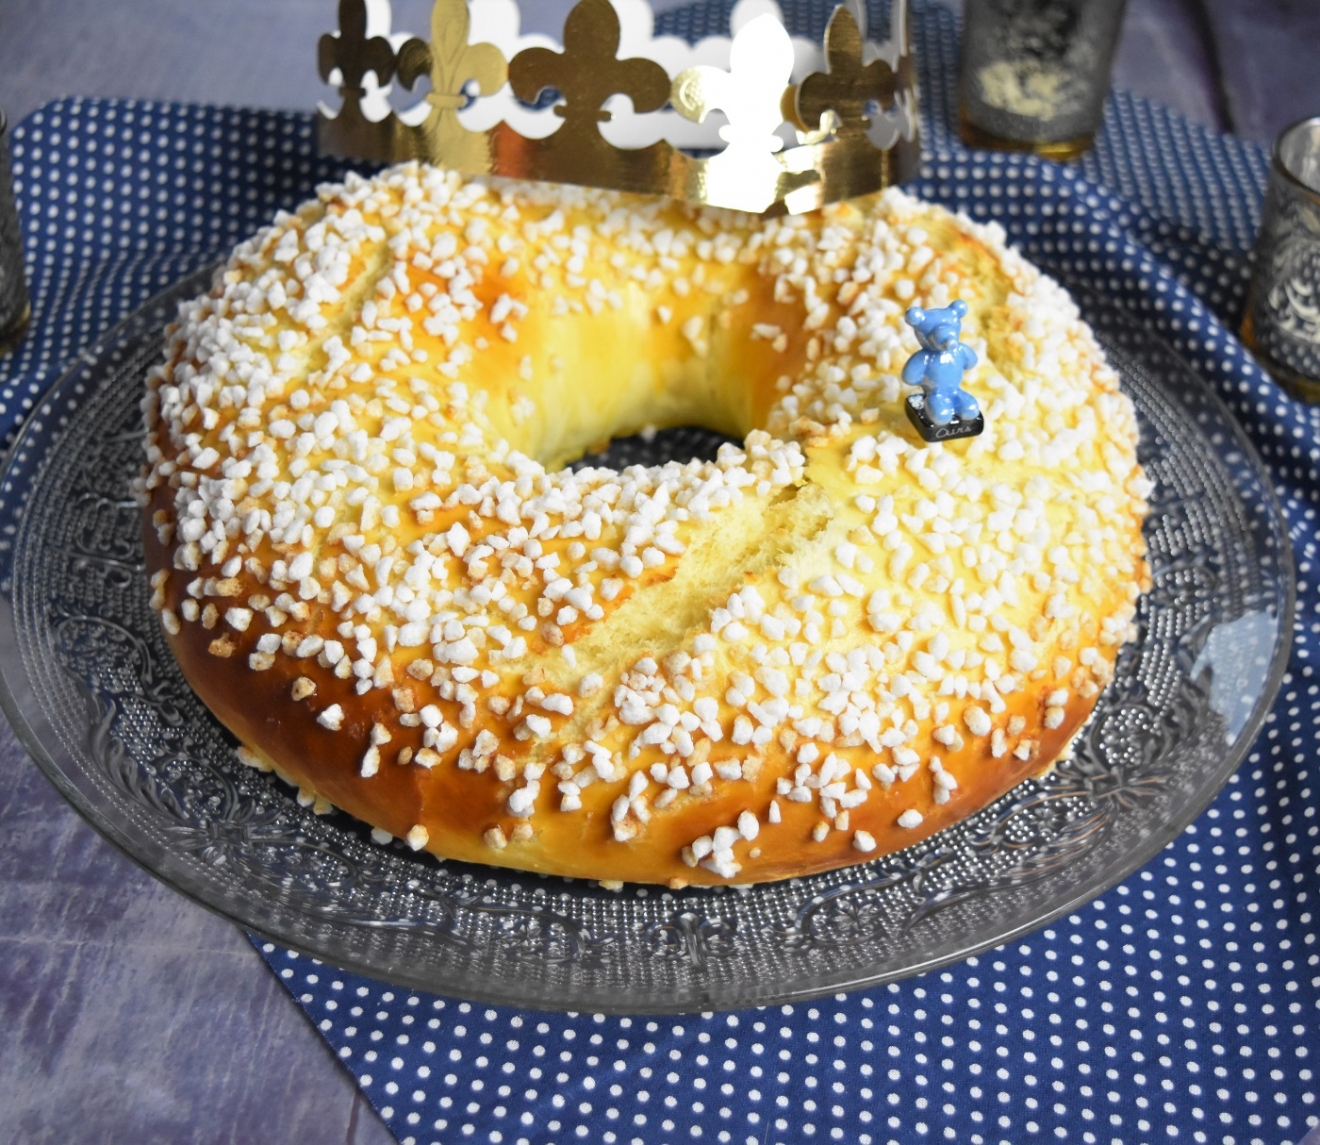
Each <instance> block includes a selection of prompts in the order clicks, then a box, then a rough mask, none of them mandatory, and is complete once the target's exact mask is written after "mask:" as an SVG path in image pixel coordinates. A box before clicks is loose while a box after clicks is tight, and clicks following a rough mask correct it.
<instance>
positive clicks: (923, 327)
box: [903, 300, 981, 437]
mask: <svg viewBox="0 0 1320 1145" xmlns="http://www.w3.org/2000/svg"><path fill="white" fill-rule="evenodd" d="M966 316H967V303H965V302H963V301H961V300H959V301H957V302H954V303H952V304H951V305H949V306H946V307H945V308H944V309H942V310H922V309H921V307H919V306H914V307H912V308H911V309H910V310H909V311H908V312H907V314H906V315H905V316H904V317H905V320H906V321H907V324H908V325H909V326H911V327H912V329H913V330H915V331H916V334H917V341H918V342H919V343H920V344H921V349H920V350H918V351H917V352H916V353H915V354H913V355H912V357H911V358H909V359H908V362H907V364H906V365H905V366H904V367H903V381H905V382H906V383H907V384H908V385H909V386H920V387H921V391H922V393H923V394H924V395H925V400H924V403H921V404H920V405H916V406H915V408H917V409H922V406H924V409H922V412H924V414H925V415H926V416H925V418H924V419H923V420H925V421H927V422H929V423H931V424H932V425H933V426H936V427H944V426H948V425H949V423H950V422H952V421H953V419H954V417H955V416H956V417H958V418H960V419H961V420H962V421H963V422H966V423H971V422H975V421H977V420H978V419H979V418H980V416H981V407H980V406H979V405H978V404H977V401H976V398H975V397H973V396H972V395H971V394H969V393H968V392H967V391H966V390H965V389H963V388H962V379H963V374H964V373H965V372H966V371H967V370H970V369H971V368H972V367H973V366H975V365H976V361H977V358H976V352H975V351H974V350H973V349H972V348H971V347H970V346H968V345H967V344H966V343H965V342H962V341H959V338H960V337H961V335H962V320H963V318H965V317H966ZM908 401H909V403H910V404H913V403H915V401H916V399H915V395H914V397H912V398H909V399H908ZM914 424H915V423H914ZM918 429H921V430H922V432H923V434H925V429H924V428H923V427H922V426H920V425H918ZM969 432H976V433H979V432H980V427H977V428H976V429H975V430H971V428H970V426H969ZM938 436H939V437H944V436H951V435H946V434H943V433H941V434H939V435H938Z"/></svg>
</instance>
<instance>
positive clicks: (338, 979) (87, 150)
mask: <svg viewBox="0 0 1320 1145" xmlns="http://www.w3.org/2000/svg"><path fill="white" fill-rule="evenodd" d="M717 7H718V5H706V6H703V7H701V8H698V9H693V10H688V11H687V12H679V13H676V14H667V15H666V17H665V18H664V30H666V31H669V32H678V33H680V34H682V33H686V32H691V31H692V30H693V29H695V28H698V26H699V24H700V19H699V18H702V19H707V18H709V16H710V14H711V11H712V9H713V8H717ZM785 8H786V10H787V11H788V12H789V13H790V16H791V17H792V18H793V19H795V20H807V21H810V20H816V21H818V22H819V20H820V13H821V11H822V6H821V3H820V2H819V0H796V2H794V3H788V4H786V5H785ZM703 14H704V15H703ZM914 17H915V19H914V24H915V39H916V43H917V49H918V52H919V53H920V61H921V73H922V80H923V84H924V93H923V94H924V101H925V102H924V109H925V121H926V136H925V139H926V145H927V160H926V164H925V169H924V172H923V175H922V179H921V181H920V184H919V185H918V187H917V190H918V191H919V192H920V193H921V194H924V195H926V196H927V197H930V198H932V199H936V200H939V201H941V202H944V203H946V204H949V205H951V206H954V207H956V208H959V209H961V210H964V211H967V212H968V213H969V214H971V215H973V216H974V217H976V218H978V219H997V220H999V221H1000V222H1001V223H1002V224H1003V225H1004V226H1005V227H1006V228H1007V230H1008V232H1009V234H1010V236H1011V238H1012V239H1013V241H1014V242H1015V243H1017V244H1019V245H1020V246H1021V247H1022V248H1023V250H1024V251H1025V252H1026V253H1027V254H1028V255H1029V256H1030V257H1031V258H1033V259H1034V260H1036V261H1037V262H1039V263H1041V264H1042V265H1044V266H1045V267H1046V268H1048V269H1050V270H1051V271H1053V272H1056V273H1060V274H1062V275H1064V276H1065V277H1073V278H1081V279H1084V280H1085V281H1087V282H1089V283H1090V284H1092V285H1093V286H1098V287H1099V288H1100V289H1102V290H1103V291H1105V292H1106V293H1108V294H1109V295H1111V296H1112V297H1114V298H1116V299H1118V300H1120V301H1121V302H1122V303H1124V304H1125V305H1126V306H1128V307H1129V308H1130V309H1131V311H1132V313H1133V314H1134V315H1136V316H1137V318H1138V320H1139V321H1141V322H1143V323H1145V324H1146V325H1147V326H1149V327H1150V328H1152V329H1154V330H1156V331H1158V332H1159V334H1160V335H1161V336H1162V337H1163V338H1164V339H1166V340H1167V342H1168V343H1169V344H1170V345H1172V346H1174V347H1175V348H1176V349H1177V350H1178V351H1179V352H1180V353H1181V354H1182V355H1183V356H1184V357H1185V358H1187V359H1188V360H1189V361H1190V362H1192V363H1193V364H1194V365H1195V366H1196V367H1197V369H1198V370H1199V372H1200V373H1201V374H1202V376H1203V377H1205V378H1206V379H1207V380H1208V381H1209V382H1210V384H1212V385H1213V386H1214V387H1215V388H1216V389H1217V390H1218V391H1219V393H1220V394H1221V395H1222V396H1223V397H1224V399H1225V400H1226V401H1227V402H1228V403H1229V405H1230V406H1231V407H1232V408H1233V410H1234V412H1235V413H1236V415H1237V417H1238V418H1239V419H1240V420H1241V421H1242V423H1243V424H1244V425H1245V426H1246V427H1247V429H1248V432H1249V433H1250V434H1251V436H1252V437H1253V439H1254V440H1255V442H1256V445H1257V446H1258V448H1259V449H1260V452H1261V454H1262V456H1263V457H1264V458H1265V460H1266V462H1267V464H1268V465H1269V466H1270V468H1271V470H1272V473H1273V475H1274V478H1275V482H1276V489H1277V492H1278V495H1279V498H1280V500H1281V501H1282V503H1283V505H1284V510H1285V513H1286V515H1287V519H1288V524H1289V526H1290V529H1291V536H1292V539H1293V544H1294V549H1295V556H1296V562H1297V569H1298V586H1297V588H1298V596H1299V608H1298V612H1297V629H1296V643H1295V647H1294V652H1293V658H1292V663H1291V665H1290V671H1289V674H1288V675H1287V677H1286V678H1285V680H1284V683H1283V688H1282V691H1281V693H1280V695H1279V699H1278V703H1277V705H1276V707H1275V709H1274V712H1273V714H1272V715H1271V717H1270V720H1269V723H1268V724H1267V726H1266V728H1265V731H1264V733H1263V734H1262V736H1261V738H1260V740H1259V742H1258V743H1257V745H1256V747H1255V749H1254V750H1253V751H1252V753H1251V755H1250V757H1249V759H1248V760H1247V762H1246V763H1245V764H1244V765H1243V766H1242V768H1241V769H1240V770H1239V772H1238V774H1237V775H1236V776H1235V777H1234V778H1233V780H1232V781H1231V782H1230V783H1229V785H1228V786H1227V787H1226V788H1225V790H1224V792H1223V793H1222V795H1221V796H1220V798H1219V799H1218V800H1217V801H1216V802H1215V804H1214V805H1213V806H1212V807H1211V808H1210V809H1209V810H1208V811H1207V812H1206V813H1205V814H1204V815H1203V816H1202V817H1201V818H1200V820H1198V821H1197V822H1196V824H1195V825H1194V826H1193V827H1191V828H1189V829H1188V831H1187V832H1186V833H1185V834H1184V835H1183V836H1182V837H1181V838H1179V839H1178V840H1176V841H1175V842H1174V843H1173V844H1171V845H1170V846H1169V847H1168V848H1167V849H1166V850H1165V851H1164V852H1163V853H1162V854H1161V855H1160V856H1159V857H1158V858H1157V859H1156V860H1155V861H1153V862H1152V863H1151V864H1150V865H1149V866H1148V867H1147V868H1146V869H1144V870H1142V871H1140V872H1139V873H1138V874H1136V875H1134V876H1133V877H1132V878H1130V879H1129V880H1128V881H1127V882H1126V883H1124V884H1122V885H1120V886H1118V887H1116V888H1114V889H1113V890H1112V891H1110V892H1109V893H1108V894H1106V895H1105V896H1103V897H1102V898H1100V899H1098V900H1096V901H1095V902H1093V903H1091V904H1090V905H1089V906H1087V907H1085V908H1084V909H1082V910H1079V911H1078V912H1077V913H1076V914H1074V915H1072V916H1071V917H1068V918H1066V919H1064V920H1062V921H1061V922H1058V923H1056V924H1055V925H1053V926H1051V927H1049V928H1047V929H1043V930H1041V931H1039V932H1037V933H1035V934H1033V935H1031V936H1029V937H1027V938H1025V939H1022V940H1020V941H1018V942H1015V943H1013V944H1011V945H1009V946H1006V947H1004V948H1002V949H1000V950H997V951H995V952H993V953H991V954H989V955H986V956H982V957H979V958H972V959H968V960H967V961H966V962H964V963H962V964H960V965H957V966H953V967H950V968H948V969H945V970H943V971H938V972H932V973H930V974H927V975H925V976H923V977H918V978H913V979H910V980H907V981H905V982H901V983H897V984H894V985H890V986H888V987H885V988H880V989H875V990H871V991H867V992H860V993H857V994H852V995H846V996H844V995H840V996H837V997H833V998H828V999H824V1000H820V1001H816V1002H811V1003H806V1004H800V1005H791V1006H779V1007H771V1008H764V1009H758V1010H749V1011H745V1012H740V1013H727V1014H697V1015H691V1016H685V1017H681V1018H650V1017H646V1018H643V1017H633V1018H629V1017H618V1016H615V1017H606V1016H603V1015H599V1014H544V1013H532V1012H523V1011H517V1010H512V1009H507V1008H492V1007H487V1006H483V1005H477V1004H470V1003H468V1002H463V1001H459V1000H455V999H450V998H438V997H433V996H423V995H419V994H414V993H410V992H408V991H406V990H399V989H393V988H391V987H389V986H387V985H383V984H381V983H379V982H374V981H369V980H366V979H362V978H358V977H355V976H352V975H349V974H346V973H342V972H340V971H337V970H334V969H332V968H330V967H328V966H324V965H320V964H318V963H316V962H313V961H311V960H308V959H306V958H300V957H298V956H296V955H295V954H293V953H291V952H288V951H285V950H282V949H279V948H277V947H275V946H273V945H270V944H262V943H258V944H257V945H258V947H259V949H260V950H261V952H262V953H263V955H264V956H265V958H266V959H267V961H268V962H269V963H270V965H271V967H272V968H273V969H274V971H275V972H276V973H277V974H278V975H279V977H280V979H281V980H282V981H283V982H284V984H285V985H286V986H287V988H288V990H289V991H290V993H291V994H292V995H293V997H294V998H295V999H296V1000H297V1001H298V1003H299V1005H301V1006H302V1007H303V1009H304V1010H305V1012H306V1013H307V1015H308V1017H309V1018H310V1019H311V1020H312V1021H313V1022H314V1023H315V1025H316V1027H317V1028H318V1029H319V1030H320V1031H321V1033H322V1035H323V1036H324V1037H325V1039H326V1040H327V1042H328V1043H329V1044H330V1045H331V1046H332V1047H333V1049H334V1051H335V1053H336V1054H337V1055H338V1056H339V1058H340V1060H341V1061H342V1062H343V1063H344V1065H345V1066H346V1067H347V1068H348V1069H350V1070H352V1071H353V1073H354V1074H355V1075H356V1077H357V1079H358V1081H359V1083H360V1085H361V1087H362V1089H363V1091H364V1092H365V1093H366V1094H367V1096H368V1097H369V1098H370V1099H371V1101H372V1102H373V1103H374V1104H375V1106H376V1108H377V1109H378V1110H379V1111H380V1114H381V1116H382V1117H383V1118H384V1119H385V1122H386V1123H387V1124H388V1125H389V1127H390V1128H391V1130H392V1131H393V1132H394V1133H395V1134H396V1135H397V1137H398V1138H399V1140H400V1141H401V1142H403V1143H404V1145H431V1143H441V1145H451V1143H454V1142H462V1141H474V1142H480V1143H482V1145H487V1143H489V1145H515V1143H516V1145H551V1143H556V1145H558V1143H567V1142H584V1143H587V1145H616V1143H617V1145H658V1143H671V1142H680V1141H684V1142H689V1141H711V1142H721V1143H725V1142H736V1143H737V1145H800V1143H802V1142H811V1141H822V1142H824V1141H831V1142H832V1141H843V1142H849V1143H853V1142H856V1143H860V1145H881V1143H884V1145H891V1143H892V1145H911V1143H912V1142H921V1141H930V1142H956V1143H967V1145H1022V1143H1023V1142H1032V1141H1040V1142H1045V1141H1051V1142H1077V1143H1086V1145H1095V1143H1103V1145H1144V1143H1149V1142H1197V1143H1204V1142H1214V1143H1216V1145H1298V1143H1299V1142H1301V1141H1302V1140H1303V1139H1304V1138H1306V1139H1307V1140H1308V1145H1314V1143H1315V1142H1317V1141H1320V1131H1317V1133H1316V1134H1315V1135H1313V1136H1312V1137H1311V1138H1308V1136H1307V1135H1308V1132H1309V1131H1310V1129H1311V1128H1312V1127H1314V1126H1316V1124H1317V1122H1320V1106H1318V1105H1317V1101H1316V1094H1317V1092H1320V1085H1317V1079H1316V1076H1315V1071H1316V1069H1317V1068H1320V1060H1317V1059H1320V1011H1318V1006H1320V947H1318V945H1317V941H1316V936H1317V924H1316V917H1315V912H1316V910H1317V895H1318V892H1320V837H1318V835H1320V822H1318V821H1317V814H1316V806H1317V785H1318V784H1320V765H1317V763H1316V745H1317V743H1318V742H1320V677H1317V674H1316V665H1315V663H1314V661H1315V656H1316V654H1317V653H1318V652H1320V588H1318V587H1317V569H1316V561H1317V551H1316V535H1317V528H1316V512H1317V508H1320V446H1317V441H1320V408H1315V407H1310V406H1304V405H1300V404H1298V403H1296V402H1294V401H1292V400H1291V399H1290V398H1289V397H1287V395H1286V394H1284V393H1283V392H1282V391H1281V390H1280V389H1279V388H1278V387H1277V386H1276V385H1275V384H1274V383H1273V382H1272V381H1271V380H1270V379H1269V377H1268V376H1267V375H1266V374H1264V373H1263V372H1262V371H1261V370H1260V368H1259V367H1258V366H1257V365H1256V364H1255V363H1254V361H1253V360H1252V359H1251V357H1250V356H1249V355H1248V354H1247V353H1246V352H1245V351H1244V350H1243V349H1242V347H1241V346H1240V344H1239V343H1238V342H1237V340H1236V338H1235V336H1234V331H1235V329H1236V326H1237V321H1238V316H1239V315H1240V313H1241V310H1242V306H1243V298H1244V290H1245V286H1246V281H1247V276H1248V268H1249V254H1250V250H1251V246H1252V243H1253V241H1254V237H1255V227H1256V221H1257V218H1258V212H1259V207H1260V199H1261V195H1262V192H1263V188H1264V183H1265V177H1266V161H1265V156H1264V154H1263V153H1262V152H1261V151H1260V149H1258V148H1255V147H1252V146H1250V145H1248V144H1245V143H1242V142H1240V141H1238V140H1234V139H1232V138H1226V137H1224V136H1219V135H1215V134H1212V133H1210V132H1208V131H1206V130H1204V129H1201V128H1199V127H1196V126H1194V125H1192V124H1189V123H1187V122H1185V121H1184V120H1182V119H1180V118H1179V117H1178V116H1176V115H1174V114H1172V113H1170V112H1168V111H1166V110H1163V109H1160V108H1157V107H1154V106H1152V105H1150V104H1148V103H1145V102H1143V101H1141V100H1139V99H1135V98H1132V97H1128V96H1124V95H1122V94H1118V95H1116V96H1115V97H1114V98H1113V99H1112V100H1111V102H1110V106H1109V109H1108V112H1107V118H1106V123H1105V129H1104V133H1103V134H1102V136H1101V138H1100V141H1099V143H1098V145H1097V147H1096V148H1095V150H1094V151H1093V152H1092V153H1091V154H1090V155H1089V156H1087V157H1086V158H1085V159H1084V160H1083V161H1082V162H1081V163H1079V164H1077V165H1075V166H1069V167H1059V166H1052V165H1050V164H1047V163H1043V162H1040V161H1038V160H1036V159H1033V158H1030V157H1022V156H1004V155H998V154H991V153H987V152H972V151H969V150H967V149H965V148H964V147H963V146H962V145H961V144H959V143H958V142H957V141H956V139H955V138H954V136H953V135H952V134H951V131H950V129H949V126H948V125H949V124H950V123H951V122H952V101H953V92H952V86H953V82H954V77H955V75H956V63H957V56H956V35H957V29H956V27H955V24H954V21H953V18H952V16H950V15H949V13H948V12H947V10H945V9H944V8H942V7H937V6H933V5H932V6H920V5H919V4H915V3H914ZM12 142H13V156H14V172H15V179H16V183H17V192H18V198H19V202H20V205H21V214H22V222H23V227H24V230H25V233H26V236H27V270H28V276H29V280H30V282H31V285H32V293H33V303H34V321H33V326H32V329H31V332H30V333H29V335H28V337H27V339H26V341H25V342H24V343H23V345H22V346H21V347H20V349H19V350H18V352H17V353H15V354H11V355H9V356H7V357H4V358H0V421H2V424H3V428H4V429H5V430H6V431H7V432H8V433H9V434H10V435H12V433H13V430H14V428H15V427H16V426H17V425H18V424H19V423H20V422H21V420H22V418H23V416H24V413H25V411H27V410H29V409H30V408H31V407H32V404H33V402H34V400H35V399H36V396H37V395H38V394H40V393H41V392H42V391H43V390H44V389H45V388H46V387H47V386H49V385H50V384H52V383H53V382H54V381H55V379H56V378H57V377H58V375H59V373H60V372H61V370H62V369H64V367H65V366H66V365H67V364H68V363H69V362H70V361H71V360H72V359H73V358H74V356H75V355H76V354H77V353H78V351H79V350H80V349H81V348H82V347H83V346H85V345H86V344H87V343H88V342H90V341H91V340H93V339H95V338H96V337H97V336H98V335H99V334H100V333H101V332H103V331H104V330H105V329H106V328H107V327H108V326H109V325H110V324H111V323H113V322H114V321H115V320H116V319H117V318H119V317H121V316H122V315H124V314H125V313H126V312H128V311H130V310H131V309H133V308H134V307H136V306H137V305H139V304H140V303H141V302H142V301H143V300H145V299H146V298H147V297H149V296H150V295H151V294H152V293H153V292H155V291H156V290H158V289H160V288H162V287H164V286H166V285H168V284H169V283H171V282H173V281H175V280H176V279H178V278H180V277H181V276H183V275H184V274H186V273H188V272H189V271H191V270H193V269H195V268H197V267H199V266H202V265H204V264H206V263H207V262H209V261H211V260H213V259H215V258H217V257H219V256H220V255H221V254H223V253H224V252H225V251H226V250H227V249H228V248H229V247H230V246H231V245H232V244H233V243H234V242H236V241H238V240H239V239H241V238H243V237H244V236H246V235H247V234H248V233H249V232H251V231H252V230H254V229H255V228H256V227H257V226H259V225H260V224H262V223H263V222H265V221H266V220H268V219H269V218H270V216H271V215H272V214H273V213H274V212H275V211H276V210H277V209H279V208H281V207H289V206H291V205H293V204H295V203H296V202H298V201H299V200H301V199H302V198H304V197H306V196H307V195H308V194H309V193H310V192H311V191H312V189H313V188H314V186H315V184H316V183H317V182H319V181H322V180H324V179H327V178H333V177H336V176H338V175H340V174H341V173H342V167H341V166H340V165H339V164H337V163H332V162H327V161H323V160H319V159H317V158H316V157H315V155H314V152H313V146H312V123H311V120H310V118H308V117H305V116H295V115H275V114H266V113H260V112H251V111H235V110H226V109H217V108H193V107H181V106H175V105H162V104H143V103H133V102H122V101H101V100H69V101H63V102H60V103H56V104H51V105H49V106H48V107H46V108H44V109H42V110H41V111H40V112H38V113H36V114H35V115H33V116H32V117H30V118H29V119H28V120H27V121H26V122H25V123H23V124H21V125H20V126H19V127H18V128H17V129H16V130H15V132H14V136H13V141H12Z"/></svg>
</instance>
